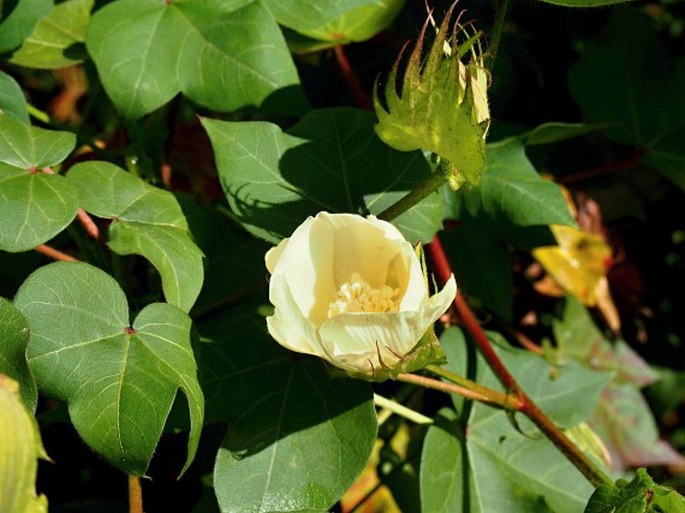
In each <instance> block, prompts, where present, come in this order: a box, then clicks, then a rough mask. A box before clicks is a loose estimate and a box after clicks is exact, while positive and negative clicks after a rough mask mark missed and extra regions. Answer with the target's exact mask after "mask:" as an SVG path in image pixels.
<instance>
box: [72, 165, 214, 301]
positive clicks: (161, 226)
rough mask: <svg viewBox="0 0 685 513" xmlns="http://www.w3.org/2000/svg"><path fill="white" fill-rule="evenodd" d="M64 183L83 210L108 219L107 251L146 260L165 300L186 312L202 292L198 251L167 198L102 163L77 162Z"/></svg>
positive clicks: (166, 194) (173, 202)
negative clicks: (155, 272)
mask: <svg viewBox="0 0 685 513" xmlns="http://www.w3.org/2000/svg"><path fill="white" fill-rule="evenodd" d="M67 179H68V180H69V182H70V183H71V184H73V186H74V188H75V189H76V190H78V191H79V200H80V204H81V205H82V206H83V208H84V209H85V210H86V211H87V212H90V213H91V214H93V215H96V216H98V217H104V218H108V219H112V223H111V224H110V227H109V243H108V244H109V247H110V248H112V250H113V251H114V252H116V253H118V254H120V255H129V254H138V255H142V256H144V257H145V258H147V259H148V260H150V262H152V265H154V266H155V268H156V269H157V270H158V271H159V274H160V275H161V277H162V288H163V289H164V296H165V297H166V300H167V301H168V302H169V303H171V304H172V305H176V306H178V307H179V308H181V309H182V310H184V311H186V312H187V311H188V310H190V308H191V307H192V306H193V303H194V302H195V300H196V299H197V296H198V294H199V293H200V289H201V288H202V281H203V278H204V269H203V267H202V252H201V251H200V249H199V248H198V247H197V246H196V245H195V243H194V242H193V240H192V239H191V237H190V233H189V231H188V224H187V222H186V220H185V217H184V216H183V211H182V210H181V207H180V206H179V204H178V202H177V201H176V198H174V196H173V194H171V193H170V192H168V191H164V190H162V189H158V188H156V187H153V186H152V185H149V184H147V183H145V182H143V181H142V180H141V179H140V178H137V177H135V176H133V175H132V174H130V173H127V172H126V171H124V170H123V169H121V168H119V167H117V166H115V165H114V164H110V163H108V162H98V161H91V162H84V163H81V164H77V165H76V166H74V167H73V168H71V169H70V170H69V174H68V175H67Z"/></svg>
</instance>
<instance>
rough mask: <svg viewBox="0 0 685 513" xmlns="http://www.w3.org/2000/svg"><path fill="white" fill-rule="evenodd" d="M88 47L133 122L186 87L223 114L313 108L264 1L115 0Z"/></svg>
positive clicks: (95, 25) (102, 12)
mask: <svg viewBox="0 0 685 513" xmlns="http://www.w3.org/2000/svg"><path fill="white" fill-rule="evenodd" d="M122 41H125V42H126V44H122ZM86 46H87V48H88V52H89V53H90V55H91V56H92V58H93V60H94V61H95V65H96V67H97V69H98V73H99V75H100V79H101V80H102V83H103V85H104V87H105V90H106V91H107V94H108V95H109V97H110V98H111V99H112V101H113V102H114V105H115V106H116V107H117V109H118V110H119V111H121V113H122V114H123V115H124V117H126V118H129V119H136V118H140V117H141V116H144V115H145V114H148V113H150V112H152V111H153V110H155V109H157V108H159V107H161V106H162V105H164V104H165V103H167V102H168V101H170V100H171V99H172V98H173V97H174V96H175V95H176V94H178V93H179V92H182V93H183V94H185V95H186V96H187V97H188V98H190V99H191V100H193V101H195V102H197V103H199V104H200V105H202V106H205V107H208V108H210V109H214V110H218V111H234V110H237V109H241V108H245V107H261V108H264V109H266V110H270V111H274V112H277V113H280V114H291V115H292V114H299V113H301V112H302V111H304V110H305V109H306V108H307V102H306V99H305V98H304V95H303V94H302V91H301V90H300V89H299V85H298V84H299V81H298V77H297V72H296V70H295V66H294V64H293V61H292V58H291V56H290V53H289V52H288V49H287V47H286V44H285V41H284V39H283V35H282V34H281V32H280V30H279V28H278V25H277V24H276V21H275V20H274V19H273V17H272V15H271V13H270V12H269V11H268V10H267V9H266V7H264V6H263V5H262V4H261V3H260V2H246V1H241V0H237V1H231V2H223V1H220V0H189V1H186V2H164V1H163V0H116V1H114V2H111V3H109V4H107V5H106V6H105V7H103V8H101V9H99V10H98V11H97V12H96V13H95V14H94V15H93V18H92V21H91V23H90V26H89V28H88V32H87V34H86Z"/></svg>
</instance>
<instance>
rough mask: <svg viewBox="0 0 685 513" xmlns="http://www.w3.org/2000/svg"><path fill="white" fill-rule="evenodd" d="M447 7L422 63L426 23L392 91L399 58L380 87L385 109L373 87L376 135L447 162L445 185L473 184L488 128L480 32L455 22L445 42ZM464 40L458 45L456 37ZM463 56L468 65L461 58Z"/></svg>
mask: <svg viewBox="0 0 685 513" xmlns="http://www.w3.org/2000/svg"><path fill="white" fill-rule="evenodd" d="M453 9H454V6H452V8H450V10H449V11H448V12H447V15H446V16H445V19H444V20H443V22H442V24H441V25H440V28H439V29H438V32H437V35H436V37H435V41H434V42H433V46H432V47H431V48H430V50H429V52H428V55H427V56H426V58H425V59H423V60H422V53H423V42H424V37H425V35H426V29H427V28H428V22H429V21H430V19H431V18H429V20H427V21H426V23H425V24H424V26H423V29H422V30H421V34H420V36H419V39H418V41H417V43H416V46H415V48H414V50H413V51H412V53H411V55H410V56H409V62H408V63H407V68H406V70H405V73H404V79H403V80H402V88H401V92H398V91H397V83H396V81H397V73H398V68H399V64H400V60H401V58H402V54H400V56H399V57H398V59H397V60H396V61H395V64H394V66H393V68H392V70H391V71H390V75H389V76H388V81H387V83H386V85H385V90H384V93H385V98H384V100H385V102H384V103H385V105H384V104H383V102H382V101H381V99H380V98H379V96H378V84H376V86H375V87H374V106H375V109H376V114H377V115H378V124H377V125H376V132H377V133H378V135H379V136H380V138H381V139H383V141H385V142H386V143H387V144H389V145H390V146H392V147H393V148H396V149H398V150H402V151H411V150H416V149H422V150H430V151H432V152H433V153H436V154H437V155H438V156H439V157H440V158H441V159H443V160H446V161H448V163H449V164H450V165H449V170H450V184H451V185H452V187H453V188H454V189H458V188H460V187H461V186H462V185H464V184H467V185H478V183H479V182H480V178H481V175H482V173H483V170H484V168H485V136H486V134H487V131H488V126H489V124H490V111H489V108H488V101H487V96H486V89H487V82H488V73H487V71H486V70H485V68H484V64H483V57H482V54H481V50H480V46H479V43H478V38H479V34H478V33H474V34H470V33H469V30H470V29H469V28H468V27H464V26H462V25H460V24H459V20H458V19H457V21H456V22H455V28H454V30H453V31H452V32H451V36H450V37H449V40H448V38H447V34H448V32H449V25H450V18H451V15H452V11H453ZM463 38H466V41H465V42H464V43H463V44H458V40H459V39H463ZM464 56H468V57H469V59H468V60H467V62H464V61H463V60H462V59H463V58H464Z"/></svg>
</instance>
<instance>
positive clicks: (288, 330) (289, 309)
mask: <svg viewBox="0 0 685 513" xmlns="http://www.w3.org/2000/svg"><path fill="white" fill-rule="evenodd" d="M269 301H271V303H272V304H273V305H274V307H275V311H274V314H273V315H272V316H270V317H267V318H266V326H267V329H268V330H269V333H270V334H271V336H272V337H273V338H274V339H276V341H277V342H278V343H279V344H281V345H282V346H283V347H286V348H288V349H290V350H291V351H296V352H298V353H305V354H312V355H315V356H319V357H323V358H327V355H326V352H325V350H324V349H323V347H322V345H321V342H320V341H319V336H318V334H317V330H316V326H314V324H313V323H312V322H311V321H310V320H309V319H307V318H306V317H305V316H304V315H303V314H302V312H301V310H300V308H299V306H298V305H297V303H296V302H295V299H294V298H293V295H292V292H291V290H290V287H289V286H288V283H287V282H286V279H285V277H283V276H282V275H275V276H272V278H271V284H270V286H269Z"/></svg>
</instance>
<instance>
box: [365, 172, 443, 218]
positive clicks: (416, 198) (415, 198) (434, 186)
mask: <svg viewBox="0 0 685 513" xmlns="http://www.w3.org/2000/svg"><path fill="white" fill-rule="evenodd" d="M450 173H451V167H450V164H449V162H447V161H446V160H444V159H443V160H441V161H440V164H438V168H437V169H436V170H435V171H434V172H433V173H432V174H431V175H430V176H428V177H426V179H425V180H424V181H423V182H421V183H420V184H418V185H417V186H416V187H415V188H414V189H412V190H411V191H409V192H408V193H407V194H406V195H405V196H402V197H401V198H400V199H399V200H398V201H397V202H396V203H393V204H392V205H390V206H389V207H388V208H386V209H385V210H384V211H383V212H381V213H380V214H378V216H377V217H378V219H382V220H384V221H392V220H393V219H395V218H396V217H399V216H400V215H402V214H404V213H405V212H406V211H407V210H409V209H410V208H412V207H413V206H414V205H416V204H417V203H419V202H420V201H421V200H423V199H424V198H426V197H428V196H429V195H430V194H431V193H433V192H435V191H437V190H438V189H439V188H440V187H442V186H443V185H445V184H446V183H447V180H448V179H449V177H450Z"/></svg>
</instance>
